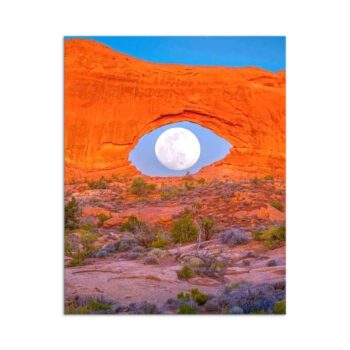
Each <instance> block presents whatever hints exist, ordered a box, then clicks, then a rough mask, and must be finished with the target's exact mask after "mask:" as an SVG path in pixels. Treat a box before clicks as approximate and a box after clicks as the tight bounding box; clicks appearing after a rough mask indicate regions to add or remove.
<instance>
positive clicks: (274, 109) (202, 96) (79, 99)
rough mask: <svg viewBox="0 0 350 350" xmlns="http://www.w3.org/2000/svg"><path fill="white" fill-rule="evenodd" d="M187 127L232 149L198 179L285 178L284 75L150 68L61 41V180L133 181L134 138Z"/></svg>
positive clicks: (85, 44) (95, 46) (84, 43)
mask: <svg viewBox="0 0 350 350" xmlns="http://www.w3.org/2000/svg"><path fill="white" fill-rule="evenodd" d="M184 120H187V121H192V122H196V123H198V124H200V125H202V126H204V127H207V128H209V129H211V130H213V131H214V132H215V133H216V134H217V135H219V136H221V137H223V138H225V139H226V140H227V141H229V142H230V143H231V144H232V145H234V147H233V148H232V149H231V152H230V153H229V154H228V155H227V157H226V158H225V159H223V160H221V161H219V162H217V163H215V164H212V165H210V166H208V167H205V168H203V169H202V170H201V171H200V173H201V176H208V177H209V176H214V175H215V176H218V177H220V176H229V177H231V178H233V179H238V178H250V177H252V176H255V175H256V176H265V175H269V174H272V175H274V176H276V177H279V178H284V177H285V73H284V72H279V73H277V74H275V73H271V72H268V71H264V70H262V69H258V68H226V67H198V66H196V67H194V66H184V65H165V64H154V63H149V62H145V61H142V60H138V59H135V58H132V57H129V56H126V55H124V54H120V53H118V52H116V51H114V50H112V49H110V48H108V47H106V46H104V45H101V44H99V43H97V42H94V41H90V40H82V39H71V40H66V41H65V177H66V180H67V181H69V180H70V179H71V178H72V177H75V178H76V179H80V178H83V177H88V178H96V177H99V176H101V175H107V176H108V175H110V174H112V173H118V174H136V173H138V171H137V169H135V168H134V166H133V165H131V164H130V162H129V161H128V156H129V152H130V151H131V150H132V149H133V147H134V146H135V145H136V143H137V141H138V139H139V138H140V137H141V136H142V135H144V134H145V133H147V132H150V131H152V130H153V129H155V128H158V127H159V126H162V125H165V124H169V123H173V122H176V121H184Z"/></svg>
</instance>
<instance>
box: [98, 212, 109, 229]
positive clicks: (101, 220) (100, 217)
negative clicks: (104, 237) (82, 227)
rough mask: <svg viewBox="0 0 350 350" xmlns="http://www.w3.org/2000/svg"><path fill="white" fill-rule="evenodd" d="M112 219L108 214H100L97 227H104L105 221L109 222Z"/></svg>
mask: <svg viewBox="0 0 350 350" xmlns="http://www.w3.org/2000/svg"><path fill="white" fill-rule="evenodd" d="M110 218H111V217H110V216H108V215H106V214H104V213H101V214H98V222H97V226H99V227H100V226H102V225H103V223H104V222H105V221H107V220H108V219H110Z"/></svg>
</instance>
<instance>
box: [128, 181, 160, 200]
mask: <svg viewBox="0 0 350 350" xmlns="http://www.w3.org/2000/svg"><path fill="white" fill-rule="evenodd" d="M156 188H157V186H156V185H155V184H149V183H147V181H146V180H144V179H143V178H142V177H137V178H135V179H134V181H133V182H132V184H131V186H130V188H129V192H130V193H132V194H136V195H137V196H144V195H146V194H148V193H149V192H152V191H154V190H155V189H156Z"/></svg>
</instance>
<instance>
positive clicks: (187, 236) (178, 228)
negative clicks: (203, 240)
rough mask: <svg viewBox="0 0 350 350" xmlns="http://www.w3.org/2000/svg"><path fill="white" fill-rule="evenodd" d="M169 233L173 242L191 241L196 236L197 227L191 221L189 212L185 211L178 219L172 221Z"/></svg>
mask: <svg viewBox="0 0 350 350" xmlns="http://www.w3.org/2000/svg"><path fill="white" fill-rule="evenodd" d="M171 235H172V238H173V241H174V242H175V243H185V242H191V241H193V240H195V239H196V238H197V236H198V229H197V227H196V225H194V223H193V221H192V216H191V213H190V212H188V211H186V212H185V213H184V214H183V215H182V217H181V218H180V219H179V220H177V221H175V222H174V224H173V228H172V230H171Z"/></svg>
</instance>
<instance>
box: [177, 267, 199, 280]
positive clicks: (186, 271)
mask: <svg viewBox="0 0 350 350" xmlns="http://www.w3.org/2000/svg"><path fill="white" fill-rule="evenodd" d="M176 274H177V278H178V279H180V280H187V279H189V278H191V277H194V276H195V273H194V271H193V270H192V269H191V268H190V267H189V266H188V265H184V266H183V267H182V269H181V270H178V271H176Z"/></svg>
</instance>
